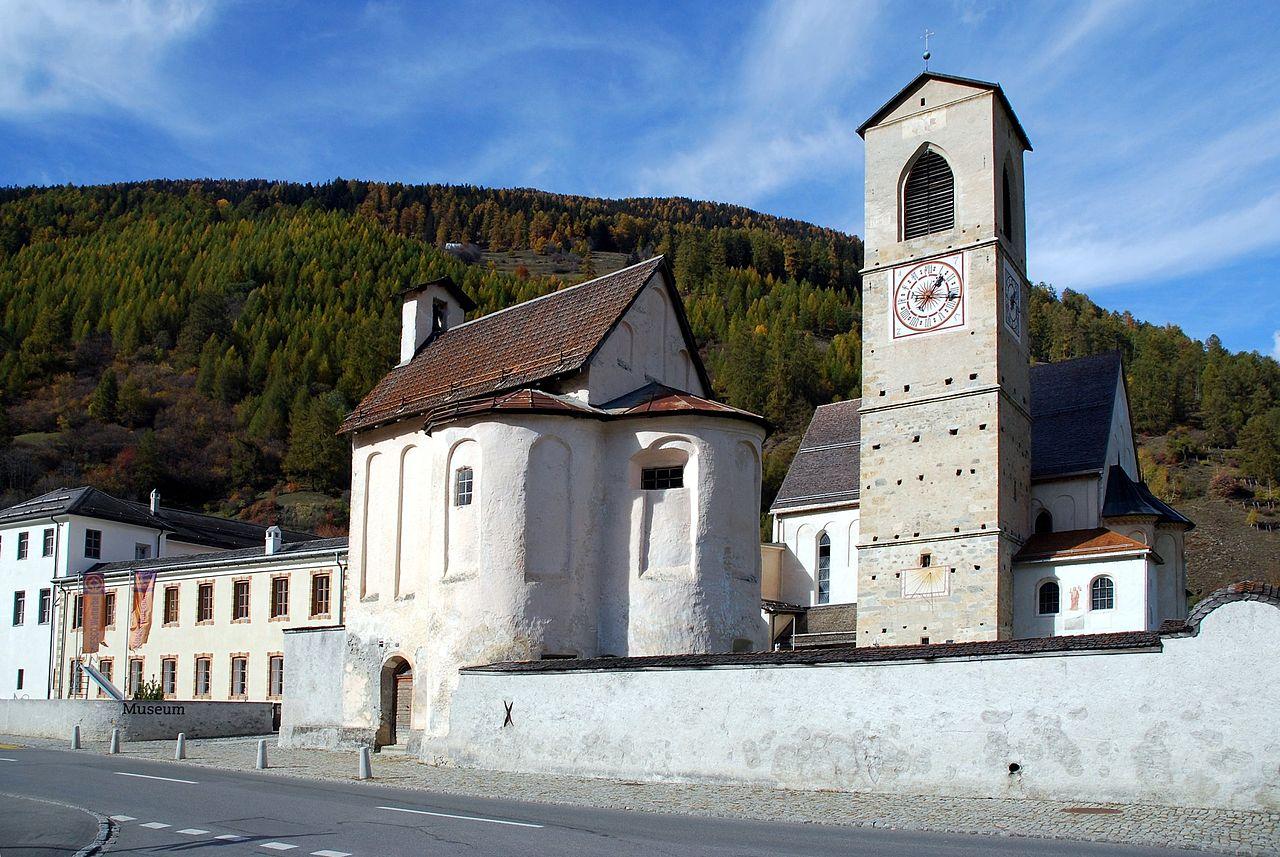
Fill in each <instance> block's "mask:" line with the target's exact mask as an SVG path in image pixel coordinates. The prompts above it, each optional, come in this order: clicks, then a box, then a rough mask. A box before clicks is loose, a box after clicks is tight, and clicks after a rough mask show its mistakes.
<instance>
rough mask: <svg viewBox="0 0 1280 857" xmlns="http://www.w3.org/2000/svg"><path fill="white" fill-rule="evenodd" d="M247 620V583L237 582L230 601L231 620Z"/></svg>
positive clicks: (243, 581)
mask: <svg viewBox="0 0 1280 857" xmlns="http://www.w3.org/2000/svg"><path fill="white" fill-rule="evenodd" d="M248 618H249V581H247V580H237V581H236V582H235V586H234V592H233V597H232V599H231V619H232V621H237V620H240V619H248Z"/></svg>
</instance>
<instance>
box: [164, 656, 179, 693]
mask: <svg viewBox="0 0 1280 857" xmlns="http://www.w3.org/2000/svg"><path fill="white" fill-rule="evenodd" d="M160 690H161V691H162V692H163V693H164V695H165V696H166V697H169V696H176V695H177V693H178V660H177V658H165V659H164V660H162V661H161V662H160Z"/></svg>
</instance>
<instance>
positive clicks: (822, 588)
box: [818, 533, 831, 604]
mask: <svg viewBox="0 0 1280 857" xmlns="http://www.w3.org/2000/svg"><path fill="white" fill-rule="evenodd" d="M818 603H819V604H830V603H831V536H829V535H827V534H826V533H823V534H822V538H821V539H819V540H818Z"/></svg>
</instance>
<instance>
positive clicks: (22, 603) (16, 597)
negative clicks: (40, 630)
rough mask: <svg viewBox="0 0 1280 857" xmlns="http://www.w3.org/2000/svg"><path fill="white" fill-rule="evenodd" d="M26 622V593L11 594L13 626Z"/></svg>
mask: <svg viewBox="0 0 1280 857" xmlns="http://www.w3.org/2000/svg"><path fill="white" fill-rule="evenodd" d="M26 621H27V593H26V592H24V591H18V592H15V593H13V624H15V625H22V624H24V623H25V622H26Z"/></svg>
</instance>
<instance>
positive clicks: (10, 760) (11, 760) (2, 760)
mask: <svg viewBox="0 0 1280 857" xmlns="http://www.w3.org/2000/svg"><path fill="white" fill-rule="evenodd" d="M16 761H18V760H17V759H0V762H16Z"/></svg>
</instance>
